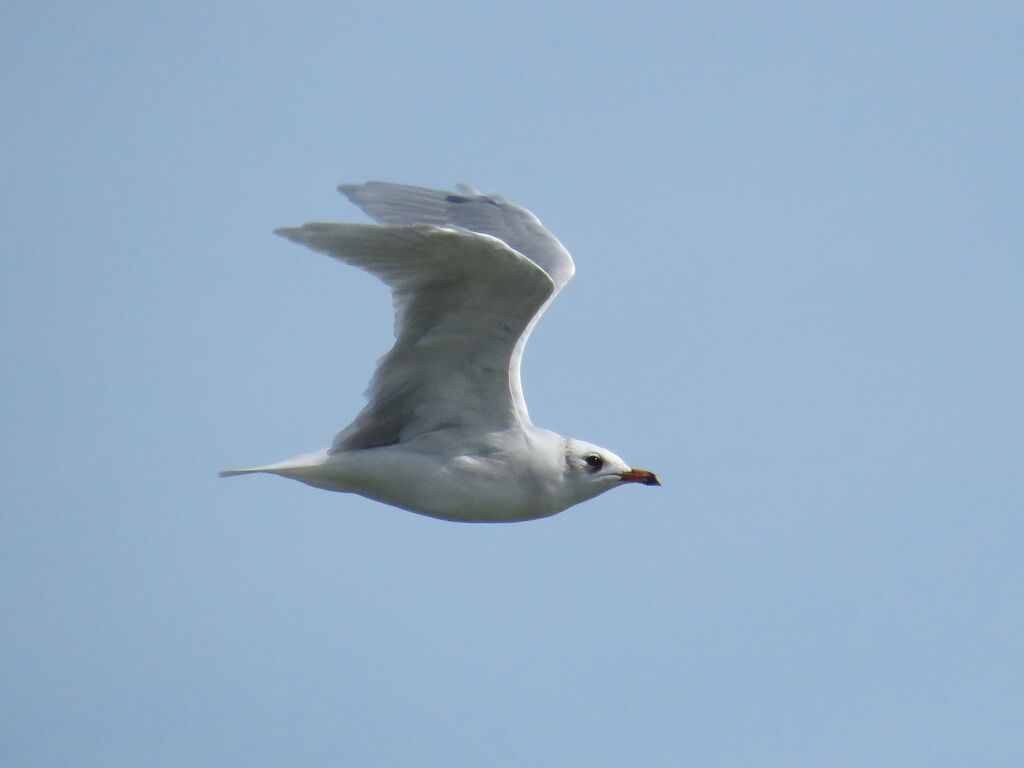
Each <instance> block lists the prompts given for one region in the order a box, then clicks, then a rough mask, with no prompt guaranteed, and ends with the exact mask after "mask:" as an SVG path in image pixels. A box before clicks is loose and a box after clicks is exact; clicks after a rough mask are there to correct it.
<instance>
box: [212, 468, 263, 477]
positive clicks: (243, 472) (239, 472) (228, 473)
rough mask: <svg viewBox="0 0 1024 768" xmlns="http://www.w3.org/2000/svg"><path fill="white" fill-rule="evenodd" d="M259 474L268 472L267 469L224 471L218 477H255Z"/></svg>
mask: <svg viewBox="0 0 1024 768" xmlns="http://www.w3.org/2000/svg"><path fill="white" fill-rule="evenodd" d="M257 472H266V470H265V469H222V470H221V471H220V472H218V473H217V477H234V476H235V475H254V474H256V473H257Z"/></svg>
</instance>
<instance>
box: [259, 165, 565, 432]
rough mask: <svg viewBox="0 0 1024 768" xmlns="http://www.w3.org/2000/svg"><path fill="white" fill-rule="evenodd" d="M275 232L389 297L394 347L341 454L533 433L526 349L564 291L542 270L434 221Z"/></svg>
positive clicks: (498, 242)
mask: <svg viewBox="0 0 1024 768" xmlns="http://www.w3.org/2000/svg"><path fill="white" fill-rule="evenodd" d="M389 186H390V185H389ZM384 218H385V217H384V216H382V217H381V219H382V220H384ZM457 226H458V225H457ZM538 226H539V225H538ZM276 231H277V234H279V235H282V236H283V237H286V238H288V239H289V240H292V241H293V242H296V243H301V244H303V245H306V246H308V247H310V248H312V249H313V250H315V251H319V252H321V253H325V254H327V255H329V256H333V257H334V258H337V259H339V260H341V261H344V262H346V263H348V264H352V265H354V266H357V267H360V268H362V269H364V270H366V271H367V272H370V273H371V274H374V275H376V276H377V277H378V278H380V279H381V280H382V281H383V282H384V283H386V284H387V285H388V286H389V287H390V288H391V291H392V296H393V299H394V304H395V339H396V340H395V344H394V346H393V347H392V348H391V350H390V351H389V352H388V353H387V354H386V355H385V356H384V357H383V358H382V359H381V361H380V363H379V365H378V367H377V370H376V372H375V373H374V375H373V379H372V380H371V382H370V387H369V390H368V391H367V396H368V398H369V403H368V404H367V405H366V407H365V408H364V409H363V410H362V411H361V412H360V413H359V415H358V416H357V417H356V419H355V421H353V422H352V424H350V425H349V426H348V427H346V428H345V429H344V430H342V431H341V432H340V433H338V435H337V436H336V437H335V440H334V445H333V447H332V448H331V451H332V452H341V451H349V450H357V449H361V448H371V447H375V446H381V445H390V444H392V443H396V442H401V441H406V440H409V439H412V438H413V437H416V436H417V435H420V434H424V433H426V432H431V431H434V430H437V429H442V428H456V427H460V426H471V427H473V428H477V429H481V428H484V429H503V428H506V427H508V426H511V425H513V424H515V423H529V415H528V413H527V411H526V404H525V401H524V399H523V395H522V387H521V384H520V380H519V357H520V355H521V352H522V343H521V340H523V339H524V336H525V333H526V331H527V329H528V328H530V327H531V326H532V323H533V321H534V319H535V317H536V315H537V314H538V313H539V311H540V310H541V309H542V308H543V307H544V306H545V305H546V303H547V301H548V300H549V298H550V297H551V296H552V295H553V294H554V293H555V291H556V288H555V283H554V282H553V279H552V277H551V276H549V273H547V272H546V271H545V270H544V269H542V268H541V267H539V266H538V265H537V264H536V263H535V262H534V261H533V260H531V259H530V258H527V257H526V256H524V255H523V254H522V253H520V252H518V251H516V250H515V249H513V248H512V247H510V245H508V244H507V243H506V242H504V241H503V240H502V239H499V238H497V237H495V236H492V235H490V234H487V233H478V232H475V231H470V230H469V229H468V228H462V229H455V228H450V225H449V226H436V225H432V224H431V223H426V222H423V223H416V224H406V225H377V224H333V223H311V224H305V225H303V226H301V227H289V228H283V229H279V230H276ZM552 239H553V238H552ZM555 242H556V243H557V241H555ZM559 247H560V246H559ZM566 256H568V254H566ZM569 264H570V266H571V260H570V262H569ZM566 279H568V278H566Z"/></svg>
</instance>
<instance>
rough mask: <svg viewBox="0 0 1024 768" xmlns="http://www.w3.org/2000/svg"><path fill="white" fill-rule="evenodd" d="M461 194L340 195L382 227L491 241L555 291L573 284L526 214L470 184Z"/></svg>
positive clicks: (549, 238)
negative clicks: (454, 232)
mask: <svg viewBox="0 0 1024 768" xmlns="http://www.w3.org/2000/svg"><path fill="white" fill-rule="evenodd" d="M458 189H459V191H458V192H445V191H444V190H439V189H428V188H426V187H413V186H409V185H407V184H391V183H389V182H386V181H368V182H367V183H366V184H342V185H341V186H340V187H338V190H339V191H340V192H341V193H342V194H343V195H345V196H346V197H347V198H348V199H349V200H351V201H352V202H353V203H355V204H356V205H358V206H359V207H360V208H362V209H363V210H364V211H365V212H366V213H367V215H369V216H370V217H371V218H373V219H374V220H375V221H378V222H380V223H381V224H433V225H434V226H437V227H460V228H462V229H468V230H470V231H471V232H480V233H481V234H485V235H492V236H493V237H496V238H498V239H499V240H501V241H502V242H503V243H505V244H506V245H508V247H509V248H511V249H512V250H514V251H518V252H519V253H521V254H523V256H525V257H526V258H528V259H529V260H530V261H532V262H533V263H534V264H536V265H537V266H538V267H540V268H541V269H543V270H544V271H545V272H547V273H548V276H549V277H550V278H551V281H552V282H553V283H554V284H555V291H556V292H557V291H559V290H561V288H562V286H563V285H565V284H566V283H567V282H569V279H570V278H571V277H572V275H573V272H574V270H575V268H574V267H573V263H572V257H571V256H570V255H569V252H568V251H567V250H565V248H564V247H563V246H562V244H561V243H560V242H558V240H557V239H556V238H555V236H554V235H552V234H551V233H550V232H548V231H547V230H546V229H545V228H544V225H543V224H541V223H540V220H539V219H538V218H537V217H536V216H534V215H533V214H532V213H530V212H529V211H528V210H526V209H525V208H520V207H519V206H518V205H514V204H512V203H510V202H509V201H508V200H506V199H505V198H503V197H501V196H500V195H485V194H482V193H480V192H477V191H476V190H475V189H473V188H472V187H467V186H466V185H465V184H459V185H458Z"/></svg>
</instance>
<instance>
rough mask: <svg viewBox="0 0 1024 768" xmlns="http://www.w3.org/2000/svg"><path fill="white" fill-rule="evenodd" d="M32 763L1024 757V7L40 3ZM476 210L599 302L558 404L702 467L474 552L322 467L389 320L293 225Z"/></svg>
mask: <svg viewBox="0 0 1024 768" xmlns="http://www.w3.org/2000/svg"><path fill="white" fill-rule="evenodd" d="M0 27H2V28H3V31H2V32H0V34H2V35H3V45H2V52H0V55H2V57H3V58H2V65H0V82H2V93H3V100H4V104H5V108H4V110H3V115H2V117H0V137H2V141H0V157H2V162H3V169H4V174H3V175H4V179H5V182H6V183H5V185H4V188H5V192H4V204H3V206H2V209H0V216H2V218H3V226H4V231H5V233H6V235H7V243H8V245H7V246H6V247H5V249H4V252H3V266H4V274H5V279H4V281H3V288H2V290H3V300H2V302H0V318H2V328H3V345H4V355H5V359H6V365H5V366H4V373H3V376H2V378H0V380H2V382H3V388H4V393H3V394H4V396H3V403H4V424H5V429H4V433H5V440H4V441H3V443H2V448H3V454H2V458H3V461H2V464H0V466H2V467H3V469H2V470H0V472H2V478H0V479H2V483H3V487H4V494H3V499H4V501H3V505H2V508H0V616H2V622H3V627H2V632H0V674H2V679H3V684H2V686H0V757H2V758H3V762H4V764H6V765H18V766H64V765H76V766H110V765H144V766H179V765H191V766H225V765H245V766H279V765H304V766H338V765H365V766H387V767H390V766H408V765H416V766H451V765H488V766H523V765H539V766H548V765H550V766H563V765H566V766H568V765H587V766H623V765H627V766H628V765H645V766H678V765H693V766H707V767H708V768H719V767H723V768H724V767H726V766H749V765H758V766H787V767H792V766H821V765H829V766H838V767H840V768H841V767H843V766H864V765H872V766H907V765H929V766H939V767H941V766H963V765H985V766H1018V765H1020V764H1021V763H1022V761H1024V736H1022V735H1021V734H1024V680H1022V677H1021V669H1024V617H1022V610H1021V587H1022V582H1024V558H1022V557H1021V550H1022V548H1024V524H1022V518H1021V514H1022V509H1024V482H1022V476H1024V473H1022V459H1021V455H1022V447H1024V446H1022V439H1021V435H1022V432H1024V404H1022V399H1021V391H1020V381H1021V379H1022V376H1024V355H1022V344H1021V332H1022V326H1024V322H1022V321H1024V317H1022V310H1021V297H1022V295H1024V266H1022V244H1024V242H1022V241H1024V238H1022V225H1021V215H1020V213H1021V211H1020V201H1021V192H1022V190H1021V178H1022V172H1024V168H1022V158H1024V153H1022V152H1021V135H1022V117H1024V97H1022V92H1021V85H1020V83H1021V72H1022V64H1024V55H1022V53H1021V48H1020V38H1021V33H1022V31H1024V29H1022V28H1024V13H1022V10H1021V7H1020V5H1019V4H1015V3H980V4H960V3H898V4H895V3H874V2H869V3H861V4H854V5H851V4H849V3H788V2H783V3H771V4H763V3H702V4H680V3H671V4H669V3H649V4H642V5H639V6H635V5H625V4H623V5H614V4H608V3H597V4H590V5H586V4H577V3H569V2H552V3H544V4H539V3H538V4H519V5H507V4H506V5H489V4H479V3H453V2H437V3H426V4H424V3H411V2H410V3H405V2H399V3H383V4H380V3H378V4H365V3H364V4H346V3H340V4H332V3H317V2H299V3H296V4H292V5H291V6H288V7H287V8H285V7H284V6H280V5H278V4H266V3H253V4H249V5H246V6H244V7H243V6H239V5H238V4H227V3H219V2H213V3H209V2H206V3H190V2H179V3H165V2H152V3H143V4H141V5H131V4H127V3H113V2H99V3H92V4H88V5H82V4H73V3H51V4H41V3H27V2H16V3H9V4H8V5H7V7H6V8H5V9H4V11H3V24H2V25H0ZM371 178H377V179H385V180H390V181H400V182H406V183H414V184H422V185H427V186H438V187H447V186H450V185H452V184H454V183H456V182H460V181H462V182H466V183H469V184H472V185H474V186H476V187H478V188H481V189H484V190H490V191H496V192H500V193H502V194H504V195H506V196H507V197H509V198H510V199H512V200H514V201H516V202H518V203H520V204H522V205H524V206H526V207H529V208H530V209H532V210H533V211H535V212H536V213H537V214H538V215H539V216H540V217H541V219H542V220H543V221H544V222H545V224H546V225H547V226H548V227H549V228H550V229H551V230H552V231H554V232H555V233H556V234H557V236H558V237H559V238H560V239H561V240H562V241H563V242H564V243H565V244H566V245H567V247H569V249H570V250H571V251H572V252H573V254H574V256H575V259H576V264H577V270H578V272H577V276H576V278H575V279H574V281H573V282H572V283H570V285H569V286H568V287H567V289H566V290H565V291H564V293H563V294H562V295H561V297H560V298H559V301H558V302H557V303H556V304H555V305H554V306H553V307H552V308H551V310H550V311H549V313H548V314H547V315H546V316H545V318H544V320H543V322H542V323H541V325H540V326H539V327H538V328H537V331H536V333H535V334H534V336H533V339H532V341H531V345H530V348H529V350H528V352H527V358H526V361H525V367H524V384H525V388H526V392H527V397H528V400H529V403H530V408H531V413H532V415H533V417H534V420H535V421H536V422H537V423H539V424H542V425H545V426H548V427H550V428H552V429H555V430H557V431H559V432H561V433H563V434H570V435H573V436H576V437H579V438H582V439H586V440H592V441H595V442H598V443H600V444H602V445H606V446H608V447H609V448H610V449H611V450H613V451H615V452H616V453H619V454H620V455H622V456H623V457H625V458H626V459H627V460H628V461H631V462H635V463H636V464H638V465H640V466H643V467H649V468H650V469H652V470H655V471H657V472H658V474H659V476H660V477H661V478H662V480H663V482H664V486H663V487H662V488H660V489H650V488H624V489H621V490H616V491H615V492H612V493H608V494H606V495H604V496H602V497H600V498H598V499H597V500H595V501H592V502H589V503H587V504H585V505H582V506H580V507H576V508H573V509H570V510H569V511H567V512H565V513H563V514H561V515H558V516H556V517H553V518H550V519H547V520H541V521H537V522H531V523H524V524H518V525H506V526H471V525H458V524H452V523H443V522H439V521H435V520H430V519H427V518H421V517H419V516H416V515H411V514H408V513H405V512H401V511H399V510H395V509H391V508H388V507H385V506H382V505H379V504H375V503H372V502H369V501H366V500H363V499H361V498H358V497H354V496H345V495H338V494H329V493H324V492H317V491H314V490H312V489H309V488H306V487H303V486H301V485H299V484H296V483H292V482H286V481H283V480H279V479H277V478H263V477H258V478H242V479H237V480H231V481H228V480H219V479H217V478H216V476H215V472H216V470H218V469H220V468H223V467H227V466H238V465H246V464H252V463H260V462H267V461H272V460H277V459H281V458H285V457H287V456H290V455H293V454H296V453H299V452H302V451H306V450H313V449H316V448H319V447H322V446H324V445H326V444H327V442H328V441H329V440H330V438H331V436H332V435H333V434H334V432H335V431H336V430H337V429H338V428H340V427H342V426H344V425H345V424H346V423H347V422H348V420H349V419H350V418H351V417H352V416H353V415H354V414H355V413H356V411H357V410H358V408H359V407H360V405H361V402H362V401H361V393H362V391H363V389H364V388H365V385H366V383H367V381H368V378H369V375H370V372H371V370H372V366H373V362H374V361H375V359H376V358H377V357H378V356H379V355H380V354H382V353H383V352H384V351H385V350H386V349H387V347H388V345H389V343H390V329H391V316H390V307H389V302H388V298H387V294H386V292H385V290H384V289H383V288H382V287H381V286H379V285H377V284H376V283H375V282H374V281H373V280H372V279H371V278H369V277H368V276H366V275H363V274H361V273H359V272H358V271H357V270H354V269H351V268H345V267H343V266H342V265H339V264H337V263H333V262H331V261H330V260H328V259H325V258H322V257H319V256H317V255H316V254H313V253H311V252H308V251H305V250H303V249H300V248H297V247H296V246H294V245H291V244H289V243H286V242H285V241H283V240H280V239H279V238H275V237H274V236H273V235H272V234H271V230H272V229H273V228H274V227H277V226H283V225H291V224H299V223H302V222H304V221H308V220H317V219H321V220H322V219H327V220H332V219H333V220H347V219H348V220H362V218H363V217H362V215H361V214H360V213H359V212H358V211H357V210H356V209H355V208H354V207H352V206H351V205H349V204H348V203H346V202H345V201H344V200H343V199H342V198H341V196H339V195H338V194H337V193H336V192H335V191H334V187H335V185H336V184H338V183H340V182H359V181H364V180H366V179H371Z"/></svg>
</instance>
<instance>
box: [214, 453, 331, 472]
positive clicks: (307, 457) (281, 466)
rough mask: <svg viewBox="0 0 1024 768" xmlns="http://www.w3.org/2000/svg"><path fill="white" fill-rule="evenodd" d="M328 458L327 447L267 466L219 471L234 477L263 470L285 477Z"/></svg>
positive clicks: (311, 467) (315, 465)
mask: <svg viewBox="0 0 1024 768" xmlns="http://www.w3.org/2000/svg"><path fill="white" fill-rule="evenodd" d="M326 458H327V449H326V448H325V449H323V450H320V451H313V452H312V453H304V454H302V455H301V456H295V457H294V458H291V459H287V460H285V461H279V462H277V463H276V464H267V465H266V466H265V467H247V468H246V469H222V470H221V471H220V472H218V473H217V475H218V476H219V477H234V476H235V475H255V474H259V473H261V472H263V473H266V474H268V475H282V476H284V477H296V476H297V475H298V474H302V473H303V472H304V470H306V471H308V470H310V469H315V468H316V467H318V466H320V465H321V464H323V463H324V460H325V459H326Z"/></svg>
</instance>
